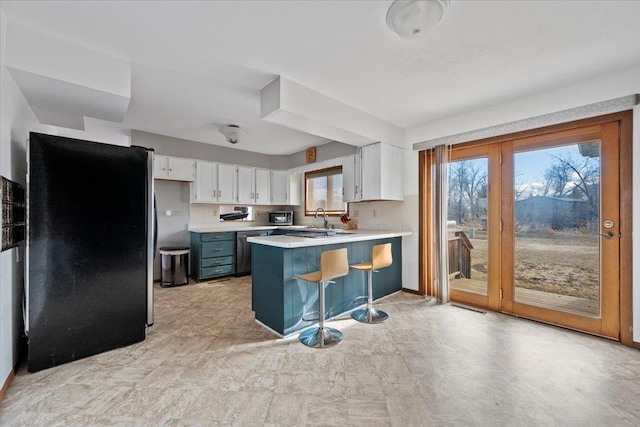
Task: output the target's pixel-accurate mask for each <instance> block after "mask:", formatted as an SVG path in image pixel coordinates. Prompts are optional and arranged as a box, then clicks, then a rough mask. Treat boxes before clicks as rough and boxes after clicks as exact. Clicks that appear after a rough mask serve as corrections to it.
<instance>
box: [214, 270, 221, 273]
mask: <svg viewBox="0 0 640 427" xmlns="http://www.w3.org/2000/svg"><path fill="white" fill-rule="evenodd" d="M214 273H222V270H215V271H214Z"/></svg>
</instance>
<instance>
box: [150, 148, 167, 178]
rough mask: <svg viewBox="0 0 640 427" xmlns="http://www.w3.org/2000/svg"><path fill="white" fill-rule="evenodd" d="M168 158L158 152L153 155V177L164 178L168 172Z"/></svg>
mask: <svg viewBox="0 0 640 427" xmlns="http://www.w3.org/2000/svg"><path fill="white" fill-rule="evenodd" d="M168 161H169V158H168V157H167V156H161V155H159V154H154V155H153V177H154V178H155V179H166V178H167V176H168V172H169V164H168Z"/></svg>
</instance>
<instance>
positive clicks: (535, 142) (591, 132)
mask: <svg viewBox="0 0 640 427" xmlns="http://www.w3.org/2000/svg"><path fill="white" fill-rule="evenodd" d="M594 140H599V141H601V144H600V152H601V157H600V178H601V183H602V182H604V183H609V184H611V186H610V187H608V188H607V191H608V192H609V197H610V199H608V200H611V203H604V202H602V201H601V203H600V210H601V212H600V220H599V221H598V222H599V225H598V232H599V233H600V232H602V226H601V225H600V224H601V221H602V220H604V219H605V218H606V219H611V220H613V221H614V224H615V225H614V228H612V229H611V230H610V231H612V232H613V233H614V234H616V235H618V234H619V226H620V218H619V212H620V210H619V201H620V194H619V187H618V186H619V184H620V182H619V178H620V174H619V169H618V163H619V161H620V155H619V151H618V150H619V145H620V144H619V122H618V121H610V122H605V123H602V124H596V125H588V126H584V127H579V128H573V129H566V130H561V131H556V132H553V133H551V134H548V133H545V134H541V135H534V136H528V137H525V138H516V139H514V140H512V141H508V143H506V144H503V145H502V150H503V151H502V152H503V156H504V166H505V167H506V169H505V171H504V172H506V173H505V174H504V175H503V192H502V203H503V205H502V208H503V210H502V218H503V221H504V231H503V232H504V234H503V235H502V240H503V245H504V247H505V248H508V249H506V250H505V251H504V252H503V254H502V260H503V265H504V268H503V270H502V279H503V283H502V286H503V294H504V300H503V311H505V312H507V313H508V314H514V315H517V316H521V317H525V318H530V319H534V320H539V321H544V322H548V323H551V324H554V325H561V326H564V327H567V328H572V329H576V330H579V331H584V332H588V333H592V334H597V335H602V336H605V337H608V338H613V339H619V338H620V337H619V332H620V288H619V279H620V259H619V257H620V250H619V248H620V246H619V245H620V241H619V240H617V241H615V242H613V241H611V242H608V241H607V242H599V244H602V243H604V244H606V245H611V244H613V243H615V249H612V248H611V247H609V249H608V250H606V251H603V250H600V251H599V252H600V260H599V263H600V266H599V267H600V273H599V278H600V292H599V294H600V301H599V307H600V312H601V315H600V316H599V317H590V316H585V315H580V314H577V313H575V314H574V313H569V312H566V311H561V310H556V309H551V308H545V307H541V306H539V305H535V304H528V303H525V302H522V301H517V300H516V298H515V296H514V292H515V284H514V282H512V281H511V280H515V277H514V261H515V241H516V238H515V232H514V231H515V230H514V220H515V217H514V213H515V200H514V197H513V189H514V187H515V182H514V175H513V169H514V165H513V161H514V160H515V154H516V153H525V152H530V151H538V150H544V149H547V148H554V147H561V146H567V145H575V144H580V143H586V142H589V141H594ZM507 171H509V172H507ZM601 188H602V189H603V190H604V187H603V186H601ZM602 200H604V199H602ZM600 248H603V247H602V246H600ZM603 257H609V258H608V259H606V258H603ZM609 277H611V278H615V280H612V281H608V280H606V279H607V278H609Z"/></svg>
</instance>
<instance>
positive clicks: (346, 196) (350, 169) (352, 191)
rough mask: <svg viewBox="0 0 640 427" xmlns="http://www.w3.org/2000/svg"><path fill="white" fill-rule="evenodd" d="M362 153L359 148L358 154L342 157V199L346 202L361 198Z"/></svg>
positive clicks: (356, 200)
mask: <svg viewBox="0 0 640 427" xmlns="http://www.w3.org/2000/svg"><path fill="white" fill-rule="evenodd" d="M361 154H362V153H361V151H360V150H358V153H357V154H353V155H351V156H347V157H344V158H343V159H342V191H343V194H342V200H344V201H345V202H358V201H360V200H361V193H360V189H361V181H362V174H361V170H360V165H361V160H362V156H361Z"/></svg>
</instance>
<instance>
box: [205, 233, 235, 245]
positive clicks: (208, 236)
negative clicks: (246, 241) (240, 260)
mask: <svg viewBox="0 0 640 427" xmlns="http://www.w3.org/2000/svg"><path fill="white" fill-rule="evenodd" d="M200 240H201V241H203V242H217V241H219V240H236V233H235V232H234V231H228V232H225V233H202V234H201V235H200Z"/></svg>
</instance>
